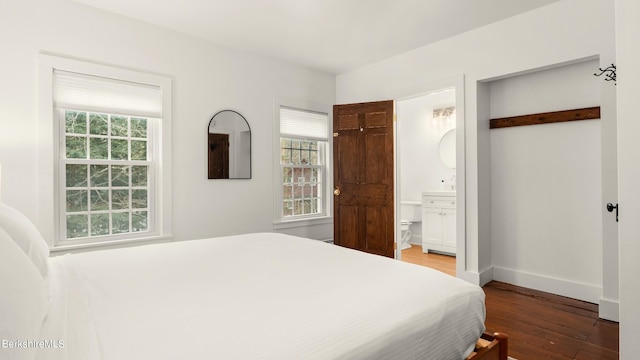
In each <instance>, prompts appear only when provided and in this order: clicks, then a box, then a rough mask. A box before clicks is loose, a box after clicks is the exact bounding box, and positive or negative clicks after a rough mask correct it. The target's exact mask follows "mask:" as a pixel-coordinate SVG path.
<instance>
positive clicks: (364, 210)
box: [333, 101, 395, 257]
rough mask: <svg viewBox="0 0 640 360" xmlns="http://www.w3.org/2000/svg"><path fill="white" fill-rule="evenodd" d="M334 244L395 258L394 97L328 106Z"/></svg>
mask: <svg viewBox="0 0 640 360" xmlns="http://www.w3.org/2000/svg"><path fill="white" fill-rule="evenodd" d="M333 121H334V124H333V129H334V138H333V140H334V141H333V156H334V186H335V188H336V189H339V193H337V194H334V200H335V201H334V205H335V206H334V209H335V216H334V219H335V221H334V243H335V244H336V245H340V246H345V247H349V248H353V249H357V250H362V251H366V252H370V253H373V254H379V255H383V256H388V257H393V256H394V235H395V234H394V200H393V196H394V193H393V191H394V190H393V189H394V188H393V166H394V165H393V159H394V156H393V101H382V102H376V103H363V104H350V105H336V106H334V109H333Z"/></svg>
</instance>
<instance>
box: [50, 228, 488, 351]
mask: <svg viewBox="0 0 640 360" xmlns="http://www.w3.org/2000/svg"><path fill="white" fill-rule="evenodd" d="M50 271H51V274H50V278H49V280H50V282H51V296H52V304H51V309H50V313H49V315H48V317H47V319H46V321H45V324H44V327H43V332H42V335H41V338H43V339H49V340H63V341H64V348H57V349H55V348H54V349H40V352H39V354H38V355H39V356H38V358H39V359H66V360H91V359H96V360H134V359H135V360H144V359H150V360H151V359H153V360H160V359H277V360H283V359H305V360H306V359H323V360H324V359H438V360H444V359H455V360H460V359H463V358H464V357H466V355H468V353H469V352H470V351H471V349H472V347H473V344H474V343H475V341H476V339H477V338H478V337H479V336H480V335H481V334H482V332H483V330H484V315H485V313H484V293H483V292H482V289H480V288H479V287H477V286H473V285H470V284H468V283H466V282H464V281H462V280H459V279H456V278H453V277H451V276H448V275H445V274H443V273H440V272H438V271H435V270H431V269H428V268H424V267H420V266H416V265H411V264H406V263H401V262H398V261H395V260H392V259H387V258H383V257H380V256H374V255H369V254H364V253H361V252H358V251H354V250H349V249H345V248H341V247H338V246H334V245H331V244H326V243H323V242H320V241H315V240H309V239H304V238H299V237H293V236H287V235H282V234H271V233H261V234H248V235H241V236H230V237H221V238H213V239H203V240H193V241H184V242H176V243H169V244H159V245H150V246H141V247H134V248H126V249H118V250H108V251H99V252H93V253H84V254H75V255H66V256H61V257H57V258H52V259H51V264H50Z"/></svg>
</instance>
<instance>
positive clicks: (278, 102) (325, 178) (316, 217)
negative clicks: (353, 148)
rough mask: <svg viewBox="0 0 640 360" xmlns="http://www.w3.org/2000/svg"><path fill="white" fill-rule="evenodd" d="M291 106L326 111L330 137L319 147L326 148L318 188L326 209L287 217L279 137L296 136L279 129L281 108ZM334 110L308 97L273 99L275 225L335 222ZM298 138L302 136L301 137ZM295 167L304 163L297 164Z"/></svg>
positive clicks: (320, 111) (301, 225)
mask: <svg viewBox="0 0 640 360" xmlns="http://www.w3.org/2000/svg"><path fill="white" fill-rule="evenodd" d="M282 107H286V108H292V109H298V110H302V111H310V112H317V113H323V114H326V115H327V140H326V142H325V141H320V142H321V143H322V144H318V145H319V148H324V151H323V154H322V155H320V154H319V156H322V157H323V159H324V164H323V165H321V166H322V180H321V181H322V183H321V186H322V189H318V190H319V191H321V192H322V194H323V197H322V205H321V207H322V209H324V211H323V212H322V213H321V214H309V215H297V216H291V217H285V216H284V214H283V210H282V209H283V201H284V195H283V188H284V182H283V179H282V172H283V167H285V165H283V164H280V158H281V145H280V139H281V138H282V137H284V138H294V137H292V136H290V135H282V134H281V133H280V108H282ZM332 125H333V122H332V112H331V106H329V105H323V104H316V103H312V102H307V101H299V100H291V99H285V98H278V97H276V98H275V99H274V106H273V163H274V166H273V173H274V175H273V181H274V191H273V193H274V207H273V211H274V221H273V226H274V229H276V230H277V229H285V228H292V227H304V226H310V225H320V224H328V223H331V222H333V196H331V194H332V192H331V182H332V180H333V177H332V159H333V152H332V143H331V137H330V134H331V133H332V130H331V129H332ZM299 139H303V138H302V137H301V138H299ZM296 167H304V166H296Z"/></svg>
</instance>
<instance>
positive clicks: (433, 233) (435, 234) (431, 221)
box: [422, 208, 444, 252]
mask: <svg viewBox="0 0 640 360" xmlns="http://www.w3.org/2000/svg"><path fill="white" fill-rule="evenodd" d="M442 225H443V222H442V209H437V208H423V209H422V241H423V243H424V242H426V243H427V244H433V245H440V246H442V244H443V243H442V241H443V238H442V235H443V230H444V229H443V227H442ZM423 250H424V249H423ZM424 252H426V251H424Z"/></svg>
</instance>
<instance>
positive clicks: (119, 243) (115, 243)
mask: <svg viewBox="0 0 640 360" xmlns="http://www.w3.org/2000/svg"><path fill="white" fill-rule="evenodd" d="M172 239H173V236H172V235H165V236H149V237H144V238H135V239H123V240H112V241H103V242H93V243H84V244H73V245H58V246H54V247H53V248H51V250H49V253H50V254H51V256H58V255H63V254H67V253H78V252H86V251H93V250H104V249H117V248H122V247H130V246H138V245H146V244H158V243H165V242H171V240H172Z"/></svg>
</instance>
